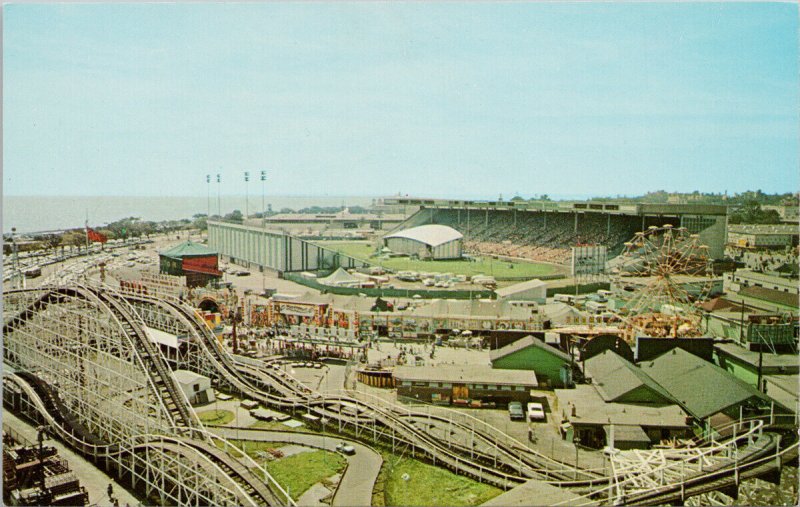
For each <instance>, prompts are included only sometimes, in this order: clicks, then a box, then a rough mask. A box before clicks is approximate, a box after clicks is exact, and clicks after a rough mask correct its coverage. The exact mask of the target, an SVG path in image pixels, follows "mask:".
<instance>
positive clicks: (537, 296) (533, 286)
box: [495, 278, 547, 304]
mask: <svg viewBox="0 0 800 507" xmlns="http://www.w3.org/2000/svg"><path fill="white" fill-rule="evenodd" d="M495 293H496V294H497V299H499V300H501V301H536V302H537V303H541V304H544V303H545V300H546V299H547V284H546V283H544V282H543V281H541V280H539V279H538V278H534V279H533V280H528V281H527V282H522V283H516V284H514V285H509V286H508V287H503V288H502V289H497V290H496V291H495Z"/></svg>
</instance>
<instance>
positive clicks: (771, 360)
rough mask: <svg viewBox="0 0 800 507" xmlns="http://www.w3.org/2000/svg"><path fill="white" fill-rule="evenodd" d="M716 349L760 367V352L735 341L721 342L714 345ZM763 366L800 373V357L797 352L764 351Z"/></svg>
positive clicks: (782, 371)
mask: <svg viewBox="0 0 800 507" xmlns="http://www.w3.org/2000/svg"><path fill="white" fill-rule="evenodd" d="M714 351H715V352H717V353H718V354H724V355H726V356H730V357H732V358H734V359H738V360H739V361H741V362H743V363H745V364H747V365H749V366H752V367H754V368H757V367H758V361H759V358H758V356H759V353H758V352H753V351H751V350H748V349H746V348H744V347H742V346H740V345H737V344H735V343H720V344H717V345H714ZM761 366H762V368H764V369H767V370H769V372H773V371H775V372H777V371H780V372H781V373H786V374H790V373H800V358H798V357H797V355H796V354H773V353H772V352H769V351H764V353H763V354H761Z"/></svg>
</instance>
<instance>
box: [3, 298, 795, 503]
mask: <svg viewBox="0 0 800 507" xmlns="http://www.w3.org/2000/svg"><path fill="white" fill-rule="evenodd" d="M3 320H4V325H3V331H4V336H5V339H4V340H5V347H4V361H5V363H6V364H7V365H8V366H10V369H11V370H12V373H8V374H6V375H5V377H4V385H5V386H6V389H7V391H6V392H7V393H9V392H10V393H11V396H5V397H4V402H5V403H6V405H7V406H8V407H9V408H12V409H15V410H17V411H21V412H23V413H24V414H27V415H28V416H29V417H32V418H36V419H37V420H38V421H41V422H45V423H47V424H48V425H49V426H50V427H51V428H52V430H53V432H54V433H55V434H57V435H58V436H59V437H60V438H62V439H63V440H64V441H66V442H68V443H69V444H71V445H72V446H73V447H75V448H76V449H77V450H79V451H80V452H82V453H83V454H84V455H86V456H89V457H91V458H92V459H94V460H95V461H96V462H98V463H101V464H102V465H103V466H104V467H106V469H107V470H111V471H113V472H114V473H115V474H116V475H117V476H118V477H120V478H121V480H124V481H127V482H129V483H130V484H131V485H132V486H133V487H134V488H137V487H139V486H141V489H142V490H143V491H145V494H147V495H154V496H156V497H158V498H159V499H160V501H161V503H164V504H175V505H203V504H215V505H286V504H292V503H293V502H292V500H291V498H290V497H289V495H287V494H286V492H285V491H284V490H283V489H282V488H281V487H280V485H278V484H277V482H275V481H274V479H273V478H272V477H271V476H270V475H269V474H268V473H267V472H266V470H264V469H263V467H260V466H259V465H258V464H256V463H255V462H253V461H252V460H251V459H250V458H249V457H247V455H246V454H245V453H243V452H242V451H241V450H239V449H238V448H236V447H235V446H233V445H232V444H231V443H230V442H227V441H225V440H224V439H222V438H220V437H217V436H215V435H213V433H210V432H209V431H207V430H206V429H205V428H204V427H203V426H202V424H201V423H200V422H199V420H198V419H197V417H196V415H195V414H194V411H193V410H192V409H191V407H190V405H189V403H188V400H187V399H186V397H185V395H184V394H183V392H182V391H181V389H180V388H179V387H178V386H177V385H176V383H175V381H174V379H173V377H172V375H171V373H170V369H171V368H172V369H176V368H181V369H187V370H190V371H194V372H196V373H199V374H201V375H205V376H208V377H210V378H211V379H212V380H213V381H214V382H215V384H216V385H217V387H218V388H221V389H223V390H227V391H231V392H236V393H240V394H241V395H242V396H243V397H247V398H250V399H254V400H256V401H259V402H260V403H262V404H263V405H265V406H268V407H270V408H274V409H276V410H279V411H283V412H291V413H294V414H296V413H298V412H299V413H306V414H309V415H312V416H315V417H313V418H309V419H310V420H315V421H319V422H318V423H317V424H319V425H320V426H321V429H324V430H326V431H335V432H339V433H341V434H343V435H348V436H351V437H354V438H356V439H359V440H361V441H363V442H365V443H368V444H369V443H381V445H385V446H387V447H388V446H391V449H392V450H393V451H396V452H408V453H410V454H412V455H413V456H415V457H417V458H419V459H423V460H426V461H428V462H431V463H433V464H435V465H438V466H442V467H445V468H448V469H450V470H452V471H454V472H455V473H457V474H460V475H465V476H468V477H471V478H473V479H475V480H478V481H480V482H485V483H489V484H492V485H495V486H497V487H500V488H502V489H510V488H513V487H515V486H517V485H519V484H522V483H524V482H526V481H528V480H530V479H536V480H539V481H544V482H547V483H550V484H553V485H556V486H559V487H564V488H570V489H571V490H572V491H574V492H575V494H576V495H579V496H580V497H581V498H582V499H583V500H585V501H586V503H587V504H588V503H599V502H607V503H617V504H619V503H635V504H637V505H648V504H660V503H664V502H665V501H673V500H675V499H678V500H683V499H685V498H688V497H690V496H692V495H697V494H702V493H704V492H706V491H710V490H713V489H725V488H729V487H731V485H737V484H738V481H740V480H742V479H743V478H747V477H750V476H757V475H764V474H769V473H772V472H773V471H774V467H775V466H780V465H781V464H782V463H783V462H785V461H787V460H790V459H796V453H797V442H796V440H795V439H793V438H792V437H791V435H793V434H794V433H793V432H792V431H791V429H790V428H793V427H795V426H796V421H795V420H794V419H793V418H792V419H791V420H790V421H786V424H785V425H783V426H781V425H780V424H778V422H782V421H775V420H771V421H768V422H767V423H766V424H765V423H764V422H763V421H753V422H749V421H739V422H736V423H735V424H738V425H739V426H736V427H735V428H733V435H734V436H733V437H729V438H726V439H724V440H721V441H719V442H705V441H701V440H698V441H696V442H694V443H693V444H694V445H693V447H692V448H691V449H686V450H675V451H674V453H673V454H670V455H669V457H667V455H666V454H664V451H663V450H658V452H661V454H658V453H657V452H656V451H653V452H656V454H653V455H649V454H643V455H630V454H629V453H630V451H617V452H615V453H613V454H612V455H611V456H610V462H611V464H612V467H611V470H610V471H609V470H600V469H586V468H576V467H575V466H573V465H572V464H569V463H563V462H560V461H558V460H555V459H553V458H551V457H549V456H546V455H544V454H541V453H538V452H536V451H535V450H533V449H530V448H529V447H528V446H527V445H525V444H523V443H521V442H519V441H517V440H515V439H513V438H512V437H510V436H508V435H506V434H504V433H503V432H501V431H499V430H498V429H497V428H494V427H491V426H489V425H487V424H486V423H484V422H482V421H480V420H478V419H476V418H473V417H471V416H469V415H467V414H464V413H462V412H456V411H451V410H438V411H437V413H435V414H434V413H433V412H432V411H430V410H429V411H424V410H421V409H418V408H414V407H410V406H401V405H396V404H393V403H390V402H388V401H386V400H383V399H380V398H375V397H369V396H367V395H365V394H364V393H355V392H351V391H345V392H341V393H335V394H324V395H323V394H322V393H318V392H315V391H314V390H313V389H310V388H309V387H308V386H306V385H304V384H302V383H301V382H299V381H297V380H296V379H295V378H293V377H292V376H291V375H288V374H287V373H285V372H283V371H281V370H279V369H277V368H273V367H272V365H271V364H269V362H265V361H258V360H253V359H250V358H245V357H239V356H234V355H231V354H229V353H228V352H227V351H226V350H225V349H224V348H223V347H222V345H221V344H220V343H219V341H218V340H217V339H216V337H215V336H214V335H213V333H212V332H211V330H210V329H209V328H208V326H207V325H206V324H205V322H204V321H203V320H202V318H200V317H199V315H198V314H197V313H196V312H195V311H194V309H193V308H191V307H189V306H188V305H186V304H185V303H183V302H181V301H179V300H177V299H170V298H164V297H153V296H148V295H143V294H135V293H130V292H121V291H118V290H115V289H113V288H111V287H108V286H102V285H92V286H89V285H78V284H76V285H70V286H66V287H45V288H39V289H29V290H17V291H9V292H7V293H5V294H4V315H3ZM148 328H150V329H156V330H160V331H164V332H168V333H171V334H174V335H176V336H178V337H179V344H180V346H179V347H178V350H177V351H176V352H173V353H172V355H170V354H164V353H163V352H162V350H160V349H159V347H158V345H156V344H155V343H153V342H152V341H151V340H150V339H149V337H148V334H147V329H148ZM8 370H9V368H7V371H8ZM14 372H15V373H14ZM434 429H438V431H436V430H434ZM781 440H782V441H783V445H781ZM226 450H227V451H228V452H226ZM639 452H645V453H646V452H649V451H639ZM681 453H684V454H681ZM637 463H645V464H648V463H658V465H652V466H651V465H647V466H642V465H637ZM677 463H684V465H683V467H682V468H681V467H679V466H678V465H677ZM686 463H696V464H698V465H699V466H691V465H690V466H686ZM209 479H212V480H209Z"/></svg>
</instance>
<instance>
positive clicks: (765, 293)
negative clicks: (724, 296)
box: [738, 287, 800, 309]
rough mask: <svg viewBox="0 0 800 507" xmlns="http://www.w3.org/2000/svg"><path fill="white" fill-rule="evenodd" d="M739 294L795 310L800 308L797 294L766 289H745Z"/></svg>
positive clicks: (799, 298) (799, 299)
mask: <svg viewBox="0 0 800 507" xmlns="http://www.w3.org/2000/svg"><path fill="white" fill-rule="evenodd" d="M738 294H739V295H740V296H744V297H749V298H754V299H760V300H761V301H766V302H768V303H773V304H776V305H781V306H788V307H790V308H794V309H797V308H798V307H800V295H798V294H797V293H794V294H792V293H791V292H782V291H779V290H775V289H767V288H766V287H745V288H743V289H741V290H740V291H739V292H738Z"/></svg>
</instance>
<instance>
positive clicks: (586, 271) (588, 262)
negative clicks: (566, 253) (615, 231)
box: [572, 245, 608, 276]
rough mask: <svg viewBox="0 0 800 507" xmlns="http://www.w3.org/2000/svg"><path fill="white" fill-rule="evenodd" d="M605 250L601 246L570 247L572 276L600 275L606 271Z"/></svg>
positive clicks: (606, 254) (606, 256)
mask: <svg viewBox="0 0 800 507" xmlns="http://www.w3.org/2000/svg"><path fill="white" fill-rule="evenodd" d="M607 260H608V253H607V248H606V247H605V246H603V245H580V246H574V247H572V276H591V275H600V274H603V273H605V271H606V261H607Z"/></svg>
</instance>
